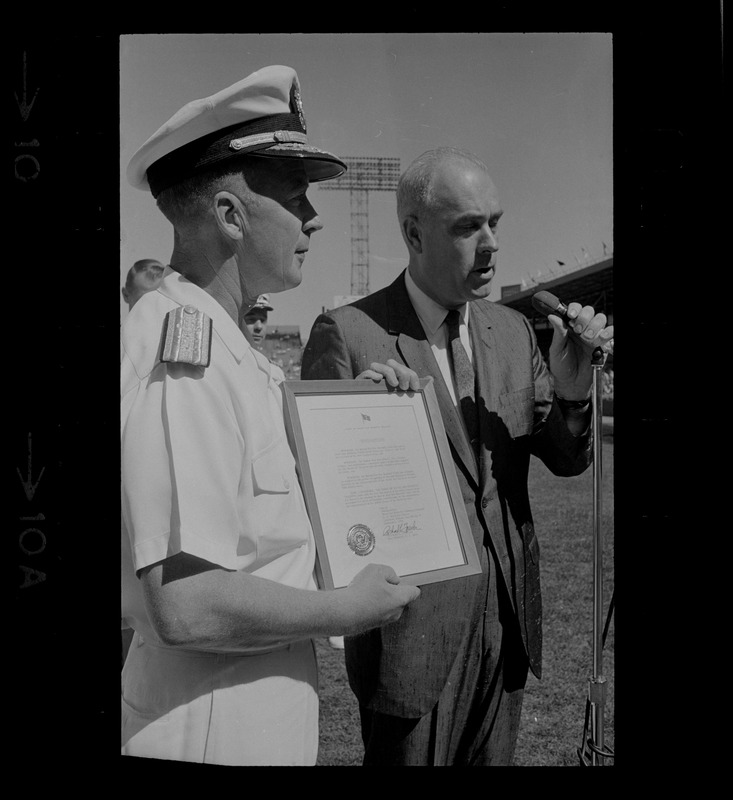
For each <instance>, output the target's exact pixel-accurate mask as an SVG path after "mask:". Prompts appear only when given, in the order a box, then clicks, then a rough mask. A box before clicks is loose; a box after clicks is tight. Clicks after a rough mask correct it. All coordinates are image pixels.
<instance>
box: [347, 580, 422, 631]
mask: <svg viewBox="0 0 733 800" xmlns="http://www.w3.org/2000/svg"><path fill="white" fill-rule="evenodd" d="M340 591H341V592H343V602H344V603H345V604H346V611H347V613H348V617H349V618H350V620H351V622H350V624H348V622H347V628H346V629H345V630H344V633H346V634H347V635H351V636H353V635H354V634H356V633H363V632H364V631H368V630H370V629H371V628H379V627H381V626H382V625H386V624H387V623H389V622H396V621H397V620H398V619H399V618H400V617H401V616H402V612H403V610H404V608H405V606H406V605H408V604H409V603H412V602H413V600H417V598H418V597H419V596H420V589H418V587H417V586H410V585H409V584H406V583H400V579H399V577H398V575H397V573H396V572H395V571H394V570H393V569H392V567H387V566H385V565H384V564H367V566H366V567H364V569H363V570H362V571H361V572H359V573H358V574H357V575H356V576H355V577H354V579H353V580H352V581H351V583H350V584H349V585H348V586H347V587H346V588H345V589H341V590H340Z"/></svg>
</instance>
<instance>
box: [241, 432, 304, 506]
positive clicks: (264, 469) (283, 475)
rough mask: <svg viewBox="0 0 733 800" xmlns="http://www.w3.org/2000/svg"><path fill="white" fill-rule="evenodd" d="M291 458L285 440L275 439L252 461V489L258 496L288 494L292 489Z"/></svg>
mask: <svg viewBox="0 0 733 800" xmlns="http://www.w3.org/2000/svg"><path fill="white" fill-rule="evenodd" d="M294 479H295V472H294V468H293V457H292V454H291V453H290V448H289V447H288V445H287V442H286V440H285V439H276V440H275V441H274V442H273V443H272V444H271V445H269V446H268V447H266V448H265V449H264V450H262V451H261V452H259V453H258V454H257V455H256V456H255V457H254V458H253V459H252V489H253V492H254V494H255V496H256V495H259V494H288V493H289V492H290V491H291V490H292V488H293V481H294Z"/></svg>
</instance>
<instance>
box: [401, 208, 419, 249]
mask: <svg viewBox="0 0 733 800" xmlns="http://www.w3.org/2000/svg"><path fill="white" fill-rule="evenodd" d="M402 236H403V237H404V239H405V243H406V244H407V246H408V247H410V248H411V249H412V250H414V251H415V252H416V253H422V228H421V226H420V222H419V221H418V219H417V217H416V216H415V215H414V214H408V215H407V216H406V217H405V218H404V219H403V220H402Z"/></svg>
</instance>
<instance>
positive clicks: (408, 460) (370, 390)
mask: <svg viewBox="0 0 733 800" xmlns="http://www.w3.org/2000/svg"><path fill="white" fill-rule="evenodd" d="M281 387H282V392H283V398H284V407H285V426H286V429H287V433H288V440H289V442H290V447H291V449H292V451H293V454H294V456H295V459H296V462H297V465H298V474H299V477H300V482H301V486H302V488H303V495H304V497H305V503H306V508H307V510H308V515H309V517H310V520H311V524H312V527H313V532H314V535H315V539H316V549H317V562H316V569H317V578H318V582H319V585H320V587H321V588H323V589H337V588H340V587H343V586H347V585H348V584H349V583H350V581H351V580H352V578H353V577H354V576H355V575H356V574H357V573H358V572H360V571H361V570H362V569H363V568H364V567H365V566H366V565H367V564H369V563H377V564H387V565H389V566H390V567H392V568H393V569H394V570H395V572H396V573H397V574H398V575H399V576H400V578H401V580H402V581H403V582H405V583H410V584H414V585H418V586H419V585H422V584H426V583H433V582H436V581H443V580H449V579H451V578H458V577H462V576H465V575H475V574H477V573H479V572H481V567H480V563H479V559H478V554H477V552H476V546H475V544H474V541H473V536H472V533H471V528H470V525H469V522H468V516H467V514H466V509H465V506H464V503H463V497H462V495H461V491H460V488H459V485H458V479H457V477H456V473H455V467H454V465H453V459H452V457H451V453H450V448H449V445H448V439H447V437H446V435H445V429H444V428H443V421H442V419H441V417H440V410H439V408H438V401H437V398H436V396H435V389H434V388H433V379H432V378H426V379H422V380H421V381H420V389H419V390H418V391H416V392H403V391H396V390H389V389H388V388H387V387H386V385H385V383H384V381H380V382H379V383H375V382H374V381H371V380H333V381H284V382H283V383H282V384H281Z"/></svg>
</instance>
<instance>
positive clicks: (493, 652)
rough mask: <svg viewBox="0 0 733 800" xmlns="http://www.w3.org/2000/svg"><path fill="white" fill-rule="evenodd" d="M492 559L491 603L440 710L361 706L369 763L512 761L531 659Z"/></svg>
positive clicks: (461, 654)
mask: <svg viewBox="0 0 733 800" xmlns="http://www.w3.org/2000/svg"><path fill="white" fill-rule="evenodd" d="M489 563H490V564H491V566H492V570H491V571H490V574H489V575H488V576H487V585H486V604H485V606H484V609H483V611H480V612H479V614H478V617H479V619H478V620H477V624H474V625H470V626H469V630H468V632H467V635H466V636H465V637H464V640H463V642H462V643H461V646H460V648H459V651H458V655H457V657H456V660H455V663H454V665H453V668H452V669H451V671H450V674H449V676H448V680H447V682H446V684H445V687H444V688H443V691H442V692H441V694H440V697H439V699H438V702H437V703H436V705H435V707H434V708H433V709H432V711H431V712H430V713H429V714H426V715H425V716H423V717H420V718H418V719H407V718H403V717H395V716H391V715H389V714H382V713H380V712H375V711H370V710H368V709H366V708H364V707H360V713H361V727H362V738H363V740H364V751H365V752H364V765H365V766H450V765H454V766H487V767H488V766H510V765H511V763H512V760H513V758H514V748H515V745H516V740H517V734H518V731H519V722H520V716H521V711H522V699H523V696H524V686H525V683H526V680H527V671H528V662H527V657H526V654H525V652H524V648H523V646H522V642H521V637H520V633H519V626H518V623H517V621H516V618H515V617H514V615H513V613H511V612H507V606H508V604H509V601H508V599H507V598H506V591H505V589H504V587H503V585H501V586H499V587H497V584H496V580H495V576H496V573H495V572H494V570H493V566H494V562H493V559H492V558H491V556H489Z"/></svg>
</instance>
